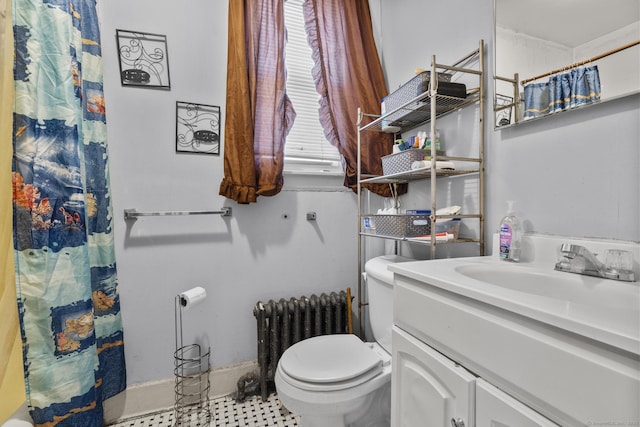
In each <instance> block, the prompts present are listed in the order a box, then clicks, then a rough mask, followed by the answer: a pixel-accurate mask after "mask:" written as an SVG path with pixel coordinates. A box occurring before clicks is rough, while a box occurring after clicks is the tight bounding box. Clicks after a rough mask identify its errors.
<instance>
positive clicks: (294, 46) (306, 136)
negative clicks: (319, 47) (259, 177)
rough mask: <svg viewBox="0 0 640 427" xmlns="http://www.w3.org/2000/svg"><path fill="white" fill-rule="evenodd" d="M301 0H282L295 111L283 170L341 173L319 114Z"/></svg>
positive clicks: (288, 85)
mask: <svg viewBox="0 0 640 427" xmlns="http://www.w3.org/2000/svg"><path fill="white" fill-rule="evenodd" d="M302 2H303V0H286V1H285V2H284V16H285V25H286V27H287V44H286V52H285V54H286V66H287V94H288V95H289V98H290V99H291V102H292V104H293V108H294V109H295V111H296V119H295V121H294V124H293V128H292V129H291V131H290V132H289V134H288V135H287V141H286V144H285V151H284V152H285V169H286V170H289V171H304V172H325V173H329V172H342V166H341V164H340V154H339V153H338V150H337V149H336V148H335V147H334V146H333V145H331V144H330V143H329V142H328V141H327V139H326V138H325V136H324V132H323V130H322V126H321V125H320V118H319V113H318V107H319V104H318V100H319V99H320V95H318V92H317V91H316V88H315V83H314V80H313V75H312V68H313V59H312V57H311V55H312V52H311V47H309V44H308V43H307V34H306V32H305V29H304V15H303V12H302Z"/></svg>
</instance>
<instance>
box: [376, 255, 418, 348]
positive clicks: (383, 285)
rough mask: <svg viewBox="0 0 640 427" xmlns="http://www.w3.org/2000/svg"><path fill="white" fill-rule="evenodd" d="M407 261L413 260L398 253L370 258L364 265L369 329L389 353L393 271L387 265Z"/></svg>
mask: <svg viewBox="0 0 640 427" xmlns="http://www.w3.org/2000/svg"><path fill="white" fill-rule="evenodd" d="M407 261H415V260H413V259H411V258H405V257H401V256H399V255H383V256H379V257H376V258H371V259H370V260H369V261H367V263H366V264H365V266H364V271H365V273H364V277H365V283H366V287H367V296H368V300H369V321H370V322H371V331H372V332H373V337H374V338H375V340H376V341H377V342H378V344H380V345H381V346H382V347H383V348H384V349H385V350H387V352H389V353H391V327H392V326H393V273H392V272H391V271H389V270H388V269H387V267H388V266H389V264H395V263H397V262H407Z"/></svg>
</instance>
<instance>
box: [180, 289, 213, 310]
mask: <svg viewBox="0 0 640 427" xmlns="http://www.w3.org/2000/svg"><path fill="white" fill-rule="evenodd" d="M206 297H207V291H206V290H205V289H204V288H203V287H201V286H196V287H195V288H192V289H189V290H187V291H184V292H182V293H181V294H180V305H181V306H182V308H184V309H185V310H188V309H189V308H190V307H191V306H194V305H196V304H198V303H200V302H202V301H203V300H204V299H205V298H206Z"/></svg>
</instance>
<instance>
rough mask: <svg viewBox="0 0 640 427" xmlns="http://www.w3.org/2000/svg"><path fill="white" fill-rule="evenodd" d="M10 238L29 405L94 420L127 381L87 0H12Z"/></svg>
mask: <svg viewBox="0 0 640 427" xmlns="http://www.w3.org/2000/svg"><path fill="white" fill-rule="evenodd" d="M13 28H14V36H15V65H14V66H15V68H14V79H15V113H14V127H13V132H14V134H13V143H14V160H13V198H14V203H13V206H14V247H15V265H16V282H17V291H18V308H19V313H20V328H21V334H22V340H23V356H24V369H25V382H26V388H27V403H28V404H29V409H30V413H31V416H32V417H33V419H34V421H35V422H36V424H37V425H42V426H54V425H59V426H78V427H80V426H81V427H87V426H102V424H103V421H102V420H103V417H102V401H103V400H104V399H106V398H108V397H111V396H113V395H115V394H117V393H119V392H120V391H122V390H123V389H124V388H125V383H126V380H125V365H124V345H123V334H122V322H121V317H120V301H119V296H118V289H117V278H116V262H115V253H114V247H113V215H112V206H111V198H110V191H109V169H108V162H107V146H106V121H105V105H104V97H103V88H102V60H101V48H100V37H99V28H98V19H97V13H96V3H95V0H13Z"/></svg>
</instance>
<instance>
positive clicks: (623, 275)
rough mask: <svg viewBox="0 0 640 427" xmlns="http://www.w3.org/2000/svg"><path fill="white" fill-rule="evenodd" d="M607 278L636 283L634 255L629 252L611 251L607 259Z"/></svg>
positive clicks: (608, 252)
mask: <svg viewBox="0 0 640 427" xmlns="http://www.w3.org/2000/svg"><path fill="white" fill-rule="evenodd" d="M605 266H606V272H605V276H606V277H608V278H610V279H618V280H624V281H628V282H634V281H635V276H634V274H633V271H632V270H633V255H632V254H631V252H629V251H623V250H620V249H609V250H608V251H607V253H606V258H605Z"/></svg>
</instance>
